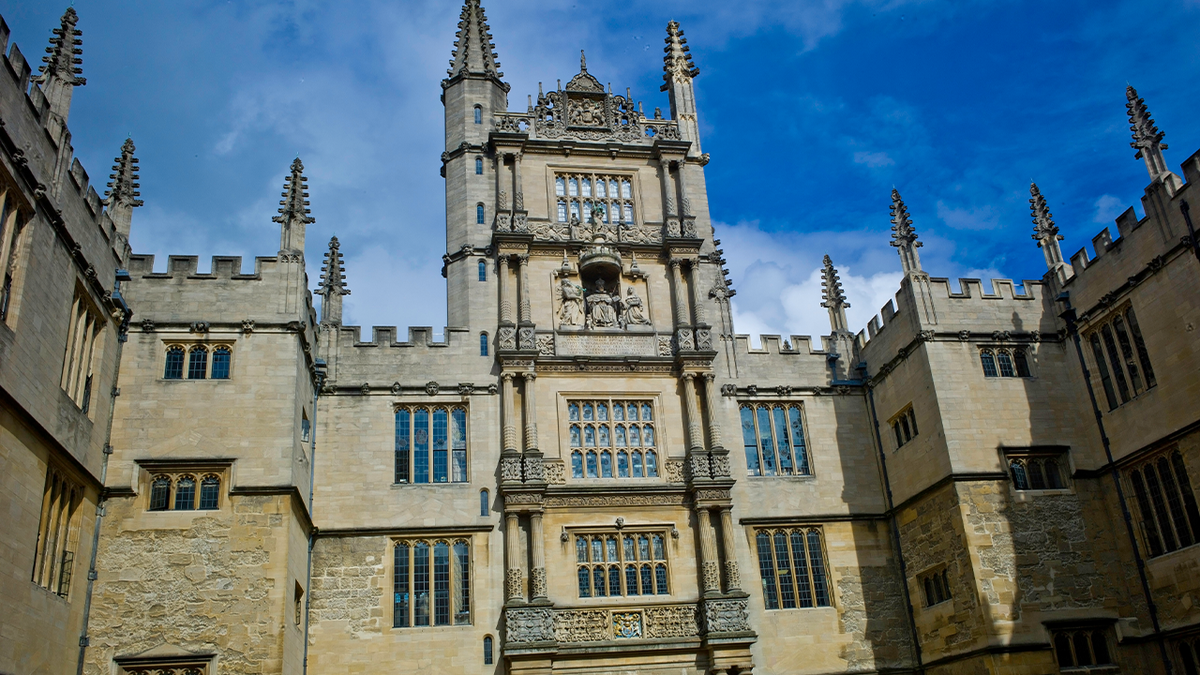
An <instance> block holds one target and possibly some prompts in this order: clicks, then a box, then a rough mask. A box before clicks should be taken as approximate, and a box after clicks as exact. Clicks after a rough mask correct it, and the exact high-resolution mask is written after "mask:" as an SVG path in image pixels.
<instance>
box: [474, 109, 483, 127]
mask: <svg viewBox="0 0 1200 675" xmlns="http://www.w3.org/2000/svg"><path fill="white" fill-rule="evenodd" d="M475 124H483V106H478V105H477V106H475Z"/></svg>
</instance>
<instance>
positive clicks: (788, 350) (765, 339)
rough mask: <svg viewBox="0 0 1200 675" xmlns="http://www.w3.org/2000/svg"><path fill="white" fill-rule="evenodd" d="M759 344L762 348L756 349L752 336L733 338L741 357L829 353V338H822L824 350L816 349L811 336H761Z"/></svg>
mask: <svg viewBox="0 0 1200 675" xmlns="http://www.w3.org/2000/svg"><path fill="white" fill-rule="evenodd" d="M758 340H759V344H761V345H762V346H761V347H760V348H758V349H755V348H754V347H753V345H752V343H751V341H750V335H748V334H744V333H742V334H737V335H734V336H733V343H734V349H735V350H736V351H737V353H738V354H739V355H743V354H744V355H758V354H768V355H800V356H813V355H817V356H824V355H825V354H827V353H828V346H829V343H828V338H827V337H822V338H820V340H821V342H822V347H823V348H822V349H814V348H813V344H812V341H813V339H812V336H811V335H791V336H788V339H786V340H785V339H784V338H783V336H781V335H759V336H758Z"/></svg>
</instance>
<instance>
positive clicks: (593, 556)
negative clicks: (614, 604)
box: [575, 530, 671, 598]
mask: <svg viewBox="0 0 1200 675" xmlns="http://www.w3.org/2000/svg"><path fill="white" fill-rule="evenodd" d="M669 564H670V563H669V561H668V560H667V546H666V533H664V532H656V531H646V532H630V531H627V530H621V531H618V530H612V531H604V532H596V533H586V534H585V533H579V534H576V535H575V565H576V570H575V575H576V582H577V588H578V593H579V597H581V598H605V597H621V596H636V595H670V593H671V589H670V585H669V581H670V570H669Z"/></svg>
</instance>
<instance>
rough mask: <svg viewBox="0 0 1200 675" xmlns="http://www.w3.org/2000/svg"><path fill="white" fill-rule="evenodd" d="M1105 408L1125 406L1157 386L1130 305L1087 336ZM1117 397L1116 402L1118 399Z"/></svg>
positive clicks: (1111, 408) (1111, 315)
mask: <svg viewBox="0 0 1200 675" xmlns="http://www.w3.org/2000/svg"><path fill="white" fill-rule="evenodd" d="M1087 340H1088V343H1089V344H1090V345H1091V347H1092V357H1093V358H1094V359H1095V362H1096V375H1097V376H1098V377H1099V379H1100V385H1101V388H1102V389H1103V390H1104V395H1105V398H1106V399H1107V401H1108V409H1109V410H1114V409H1115V408H1116V407H1117V406H1118V405H1124V404H1125V403H1128V402H1129V401H1131V400H1133V399H1134V398H1136V397H1138V396H1141V395H1142V394H1143V393H1145V392H1146V391H1149V390H1150V389H1153V388H1154V387H1155V386H1156V385H1157V384H1158V382H1157V379H1156V378H1155V376H1154V367H1153V366H1152V365H1151V364H1150V354H1149V352H1148V351H1147V350H1146V342H1145V340H1144V339H1143V338H1142V330H1141V327H1140V326H1139V325H1138V320H1137V316H1135V315H1134V313H1133V307H1132V306H1129V305H1127V306H1125V307H1124V308H1123V309H1119V310H1117V311H1115V312H1113V313H1111V314H1110V315H1108V316H1107V317H1106V318H1104V319H1102V322H1101V323H1100V325H1099V326H1098V327H1096V328H1093V329H1092V330H1091V332H1090V333H1089V334H1088V335H1087ZM1118 396H1119V399H1118Z"/></svg>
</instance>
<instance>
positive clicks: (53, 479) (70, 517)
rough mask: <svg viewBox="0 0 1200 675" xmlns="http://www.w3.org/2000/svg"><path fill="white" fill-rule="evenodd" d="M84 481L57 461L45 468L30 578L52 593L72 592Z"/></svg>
mask: <svg viewBox="0 0 1200 675" xmlns="http://www.w3.org/2000/svg"><path fill="white" fill-rule="evenodd" d="M83 501H84V488H83V483H82V482H81V481H79V480H76V478H75V477H74V476H73V475H72V474H71V473H70V472H68V471H67V470H66V469H64V468H63V467H61V466H59V465H58V464H57V463H54V462H51V463H50V464H49V465H48V466H47V468H46V482H45V487H44V488H43V491H42V506H41V515H40V517H39V519H38V535H37V542H36V544H35V547H34V563H33V574H32V577H31V579H30V580H31V581H32V582H33V583H34V584H36V585H38V586H41V587H42V588H44V589H46V590H47V591H50V592H51V593H54V594H55V595H57V596H59V597H61V598H66V597H68V596H69V595H70V592H71V579H72V577H73V576H74V572H75V562H76V561H75V554H76V553H77V552H78V551H79V547H80V534H81V533H80V530H81V528H82V525H83V509H82V508H81V507H82V506H83Z"/></svg>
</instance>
